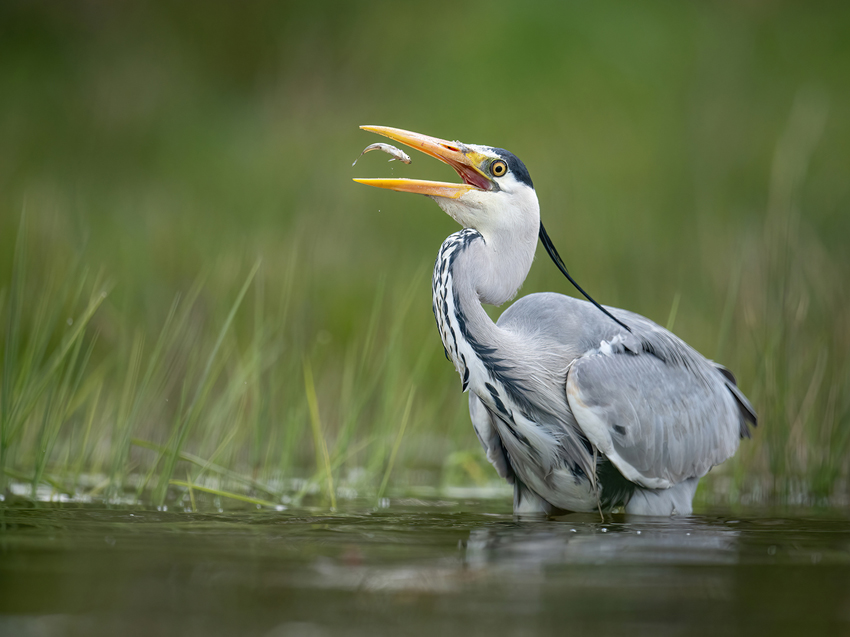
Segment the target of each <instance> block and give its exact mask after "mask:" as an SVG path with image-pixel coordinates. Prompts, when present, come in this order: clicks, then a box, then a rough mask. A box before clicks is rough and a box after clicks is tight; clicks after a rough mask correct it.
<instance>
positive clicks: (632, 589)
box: [0, 501, 850, 637]
mask: <svg viewBox="0 0 850 637" xmlns="http://www.w3.org/2000/svg"><path fill="white" fill-rule="evenodd" d="M493 511H496V512H497V513H493ZM842 516H843V514H842V513H835V512H834V513H832V514H831V515H825V516H821V517H814V516H810V517H793V518H792V517H769V516H766V515H759V514H755V513H753V514H750V515H747V516H742V517H730V516H728V515H703V516H694V517H689V518H684V519H641V518H626V517H623V516H620V517H614V518H609V519H607V520H606V521H605V522H601V521H600V519H599V517H598V516H593V515H573V516H566V517H563V518H560V519H558V520H550V521H519V520H515V519H514V518H513V517H512V515H510V512H509V511H508V510H506V509H505V505H504V504H502V503H499V504H495V505H494V503H492V502H486V503H481V502H474V501H452V502H439V501H432V502H416V501H401V502H397V501H394V502H393V503H392V505H391V506H390V508H388V509H382V510H378V511H374V510H370V509H367V508H365V507H364V508H362V509H356V508H352V509H351V510H349V511H346V512H342V513H335V514H323V513H320V512H317V511H310V510H303V511H285V512H261V511H257V512H236V513H220V514H190V513H182V512H179V513H178V512H157V511H149V510H142V509H132V510H131V509H121V510H110V509H104V508H96V507H93V506H85V507H84V506H78V505H74V506H41V507H39V508H22V507H9V506H6V507H5V508H0V634H2V635H20V636H22V637H26V636H30V635H32V636H35V635H38V636H41V635H87V636H88V635H181V636H190V635H270V636H288V635H305V636H309V637H314V636H321V635H330V634H346V635H376V634H391V635H450V634H451V635H455V634H461V635H479V634H480V635H493V634H500V635H502V634H506V635H536V634H543V633H558V634H581V635H583V634H593V635H620V634H622V635H635V634H652V635H708V634H711V635H718V634H722V635H735V634H740V635H744V634H746V635H753V634H768V633H769V634H771V635H784V634H800V633H801V632H803V631H805V632H806V633H809V632H812V631H819V632H820V631H824V632H825V631H829V632H831V633H832V632H834V633H835V634H847V633H848V632H850V524H848V521H847V519H846V518H844V519H842Z"/></svg>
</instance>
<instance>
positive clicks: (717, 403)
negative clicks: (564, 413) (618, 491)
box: [567, 335, 746, 489]
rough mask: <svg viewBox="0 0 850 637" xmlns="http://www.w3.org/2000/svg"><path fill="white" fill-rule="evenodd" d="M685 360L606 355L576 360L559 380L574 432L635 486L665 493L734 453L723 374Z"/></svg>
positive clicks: (740, 426) (738, 413) (736, 412)
mask: <svg viewBox="0 0 850 637" xmlns="http://www.w3.org/2000/svg"><path fill="white" fill-rule="evenodd" d="M671 336H672V335H671ZM682 345H683V347H687V346H685V345H684V344H682ZM697 356H698V355H697ZM687 358H688V359H689V360H688V363H687V364H685V363H683V362H682V361H681V360H675V361H673V362H668V361H665V360H662V359H661V358H659V357H657V356H655V355H653V354H652V353H649V352H646V351H641V352H639V353H635V352H633V351H629V350H627V349H620V351H618V352H612V351H610V350H609V351H608V352H607V353H601V352H596V353H591V354H586V355H584V356H581V357H579V358H577V359H576V360H575V361H574V362H573V364H572V365H571V367H570V370H569V373H568V375H567V400H568V401H569V404H570V409H571V410H572V412H573V414H574V415H575V417H576V420H577V421H578V424H579V426H580V427H581V429H582V431H583V432H584V434H585V435H586V436H587V438H588V439H589V440H590V442H592V443H593V444H594V445H595V446H596V447H597V448H598V449H599V450H600V451H601V452H602V453H604V454H605V455H606V456H607V457H608V459H609V460H611V462H612V463H613V464H614V466H616V467H617V469H618V470H619V471H620V473H622V474H623V476H625V477H626V478H627V479H628V480H630V481H632V482H634V483H636V484H638V485H640V486H643V487H646V488H650V489H666V488H669V487H672V486H673V485H675V484H678V483H680V482H682V481H683V480H686V479H688V478H691V477H700V476H703V475H705V474H706V473H707V472H708V470H709V469H711V467H713V466H714V465H717V464H720V463H721V462H723V461H724V460H726V459H727V458H729V457H730V456H732V455H733V454H734V453H735V450H736V449H737V447H738V441H739V437H740V434H741V431H746V423H745V422H743V420H744V419H745V415H744V412H743V411H742V409H741V408H739V404H738V402H736V400H737V395H733V394H732V393H731V391H730V390H729V389H728V388H727V383H726V378H725V377H724V376H723V374H722V373H721V372H720V371H719V370H717V369H716V368H715V367H714V365H713V364H712V363H711V362H710V361H708V360H706V359H703V358H702V357H699V358H698V359H697V358H696V357H690V356H688V357H687ZM744 400H746V399H744Z"/></svg>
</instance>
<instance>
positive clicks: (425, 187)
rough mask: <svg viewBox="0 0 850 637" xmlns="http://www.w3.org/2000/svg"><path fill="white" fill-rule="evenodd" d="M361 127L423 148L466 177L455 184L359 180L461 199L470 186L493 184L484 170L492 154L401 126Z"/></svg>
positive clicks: (472, 187)
mask: <svg viewBox="0 0 850 637" xmlns="http://www.w3.org/2000/svg"><path fill="white" fill-rule="evenodd" d="M360 128H362V129H363V130H367V131H370V132H373V133H378V135H383V136H384V137H389V138H390V139H392V140H395V141H397V142H401V143H402V144H405V145H407V146H410V147H411V148H415V149H416V150H421V151H422V152H423V153H425V154H426V155H431V157H436V158H437V159H439V160H440V161H442V162H445V163H447V164H448V165H449V166H451V167H452V168H454V169H455V170H456V171H457V174H458V175H460V178H461V179H463V183H462V184H453V183H448V182H443V181H423V180H420V179H355V180H354V181H356V182H357V183H360V184H366V185H367V186H377V187H378V188H388V189H389V190H398V191H399V192H413V193H417V194H420V195H428V196H430V197H445V198H448V199H457V198H458V197H460V196H461V195H464V194H466V193H467V192H469V191H470V190H490V188H491V187H492V182H491V181H490V178H489V177H488V176H487V175H486V173H484V172H483V168H484V166H485V165H486V163H487V162H488V161H490V159H491V158H489V157H487V156H486V155H482V154H481V153H479V152H476V151H474V150H472V149H471V148H469V147H468V146H465V145H464V144H461V143H460V142H449V141H446V140H444V139H438V138H436V137H429V136H428V135H420V134H419V133H413V132H411V131H406V130H401V129H400V128H390V127H389V126H361V127H360Z"/></svg>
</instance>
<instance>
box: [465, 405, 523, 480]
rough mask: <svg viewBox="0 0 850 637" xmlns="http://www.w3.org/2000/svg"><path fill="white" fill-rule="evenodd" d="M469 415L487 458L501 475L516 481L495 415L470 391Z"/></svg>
mask: <svg viewBox="0 0 850 637" xmlns="http://www.w3.org/2000/svg"><path fill="white" fill-rule="evenodd" d="M469 417H470V418H471V419H472V427H473V429H475V434H476V435H477V436H478V440H479V441H481V446H482V447H484V452H485V453H486V454H487V460H489V461H490V464H492V465H493V466H494V467H496V471H497V472H498V473H499V476H500V477H502V478H505V479H506V480H507V481H508V482H509V483H511V484H513V483H514V471H513V468H511V463H510V462H509V461H508V456H507V453H506V452H505V448H504V447H503V446H502V439H501V438H500V437H499V434H498V432H497V431H496V426H495V424H494V423H493V420H492V419H493V415H492V414H491V413H490V410H489V409H487V407H485V406H484V403H482V402H481V400H480V399H479V398H478V396H476V395H475V394H473V393H472V392H469Z"/></svg>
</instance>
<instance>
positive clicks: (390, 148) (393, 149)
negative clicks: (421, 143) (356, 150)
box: [351, 143, 410, 166]
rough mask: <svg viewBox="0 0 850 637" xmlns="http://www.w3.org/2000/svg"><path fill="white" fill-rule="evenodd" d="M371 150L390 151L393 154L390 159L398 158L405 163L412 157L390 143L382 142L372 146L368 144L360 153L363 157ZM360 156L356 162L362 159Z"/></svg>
mask: <svg viewBox="0 0 850 637" xmlns="http://www.w3.org/2000/svg"><path fill="white" fill-rule="evenodd" d="M370 150H382V151H384V152H385V153H389V154H390V155H392V156H393V158H392V159H391V160H390V161H393V159H398V160H399V161H401V162H404V163H405V164H409V163H410V157H408V155H407V153H405V152H404V151H401V150H399V149H398V148H396V147H395V146H390V145H389V144H380V143H379V144H372V145H371V146H367V147H366V148H364V149H363V152H362V153H360V157H363V155H365V154H366V153H368V152H369V151H370ZM360 157H358V158H357V159H355V160H354V164H356V163H357V161H358V160H359V159H360ZM354 164H351V165H352V166H353V165H354Z"/></svg>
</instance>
